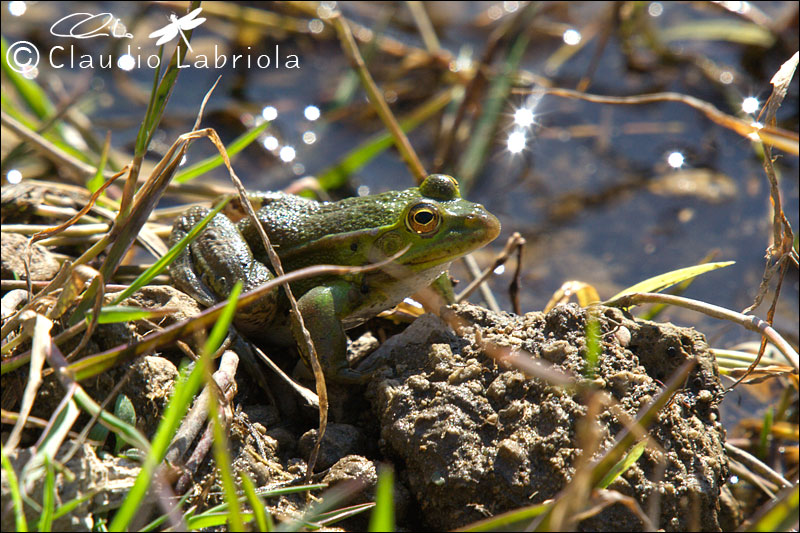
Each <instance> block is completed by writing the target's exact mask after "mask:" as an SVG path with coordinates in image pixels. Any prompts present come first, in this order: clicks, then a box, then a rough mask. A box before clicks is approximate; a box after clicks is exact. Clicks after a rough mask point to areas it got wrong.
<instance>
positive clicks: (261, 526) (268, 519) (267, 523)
mask: <svg viewBox="0 0 800 533" xmlns="http://www.w3.org/2000/svg"><path fill="white" fill-rule="evenodd" d="M240 479H241V480H242V488H243V489H244V495H245V496H246V497H247V501H248V503H250V507H251V508H252V509H253V517H254V518H255V520H256V526H257V530H258V531H273V530H274V529H275V524H274V523H273V522H272V516H271V515H270V514H269V513H268V512H266V510H264V502H263V501H262V500H261V498H260V497H259V495H258V494H257V493H256V486H255V484H254V483H253V480H252V479H250V476H248V475H247V473H245V472H242V473H241V475H240Z"/></svg>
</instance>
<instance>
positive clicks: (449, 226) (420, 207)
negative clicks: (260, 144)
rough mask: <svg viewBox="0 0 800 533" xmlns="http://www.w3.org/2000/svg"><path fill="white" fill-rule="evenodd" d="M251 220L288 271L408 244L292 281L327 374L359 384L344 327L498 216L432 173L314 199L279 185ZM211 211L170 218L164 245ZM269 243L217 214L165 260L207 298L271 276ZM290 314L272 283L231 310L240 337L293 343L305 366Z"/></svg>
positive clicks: (388, 300) (468, 246)
mask: <svg viewBox="0 0 800 533" xmlns="http://www.w3.org/2000/svg"><path fill="white" fill-rule="evenodd" d="M251 201H254V204H255V205H259V204H260V206H261V207H260V208H259V209H258V212H257V218H258V221H259V223H260V224H261V225H262V227H263V228H264V230H265V231H266V233H267V235H268V236H269V239H270V242H271V243H272V245H273V246H274V248H275V250H276V252H277V253H278V255H279V257H280V259H281V264H282V265H283V268H284V270H285V271H286V272H290V271H292V270H296V269H299V268H302V267H306V266H310V265H321V264H332V265H350V266H363V265H368V264H370V263H375V262H379V261H381V260H383V259H386V258H387V257H391V256H393V255H395V254H397V253H399V252H401V251H402V250H403V249H406V248H407V251H405V252H404V253H403V254H402V255H401V256H400V257H399V258H398V259H396V260H395V261H394V262H393V263H392V264H391V265H388V266H389V267H391V268H387V267H384V268H381V269H376V270H372V271H367V272H358V273H350V274H344V275H338V276H319V277H314V278H310V279H305V280H301V281H297V282H295V283H292V284H291V288H292V292H293V294H294V295H295V297H296V298H297V303H298V306H299V309H300V312H301V313H302V315H303V320H304V322H305V325H306V328H307V329H308V331H309V333H310V334H311V338H312V340H313V341H314V346H315V348H316V350H317V355H318V357H319V360H320V363H321V365H322V368H323V372H324V374H325V376H326V377H328V378H330V379H334V380H337V381H340V382H360V381H363V380H364V378H365V376H364V375H363V374H362V373H360V372H357V371H355V370H353V369H350V368H349V367H348V365H347V359H346V353H347V337H346V335H345V330H347V329H350V328H353V327H355V326H357V325H359V324H361V323H362V322H364V321H365V320H368V319H370V318H372V317H374V316H375V315H377V314H378V313H380V312H381V311H384V310H386V309H390V308H392V307H394V306H395V305H397V304H398V303H399V302H401V301H402V300H403V299H404V298H406V297H408V296H410V295H412V294H414V293H415V292H417V291H419V290H421V289H423V288H425V287H427V286H429V285H431V284H432V283H433V282H434V281H435V280H437V278H439V277H440V276H442V275H445V272H446V271H447V269H448V267H449V266H450V262H451V261H453V260H454V259H457V258H458V257H461V256H463V255H465V254H468V253H469V252H472V251H473V250H476V249H478V248H480V247H482V246H484V245H485V244H487V243H489V242H491V241H492V240H494V239H495V237H497V235H498V234H499V233H500V223H499V222H498V220H497V218H495V217H494V215H492V214H491V213H489V212H488V211H487V210H486V208H485V207H483V206H482V205H480V204H476V203H473V202H469V201H467V200H464V199H463V198H461V194H460V192H459V188H458V183H457V182H456V180H455V179H454V178H452V177H451V176H446V175H443V174H433V175H430V176H428V177H427V178H426V179H425V180H424V181H423V182H422V183H421V184H420V186H419V187H413V188H410V189H407V190H404V191H390V192H385V193H382V194H375V195H371V196H363V197H356V198H346V199H344V200H340V201H338V202H318V201H315V200H310V199H307V198H301V197H299V196H295V195H292V194H286V193H282V192H267V193H257V194H255V195H253V196H252V198H251ZM208 212H209V210H208V209H207V208H204V207H200V206H196V207H192V208H190V209H189V210H188V211H186V212H185V213H184V214H183V215H182V216H181V217H180V218H179V219H178V220H177V221H176V222H175V225H174V227H173V229H172V234H171V236H170V246H172V245H174V244H175V243H176V242H178V240H180V239H181V238H182V237H184V236H185V235H186V234H187V233H188V232H189V231H190V230H191V229H192V227H194V226H195V225H196V224H197V223H198V222H199V221H200V220H201V219H202V218H203V217H205V216H206V215H207V214H208ZM267 265H269V260H268V259H267V255H266V251H265V249H264V246H263V244H262V242H261V239H260V237H259V235H258V230H257V229H256V228H255V227H254V225H253V223H252V221H251V219H250V218H249V217H244V218H242V219H241V220H240V221H239V222H238V223H236V224H234V223H233V222H232V221H231V220H230V219H229V218H228V217H227V216H225V215H223V214H218V215H216V216H215V218H214V219H213V220H212V221H211V222H210V223H209V225H208V226H207V227H206V229H205V230H203V232H201V233H200V235H199V236H198V237H197V238H196V239H195V240H194V241H193V242H192V244H190V245H189V247H187V248H186V249H185V250H184V251H183V253H182V254H181V255H180V256H179V257H178V258H177V259H176V260H175V261H174V262H173V263H172V264H171V265H170V267H169V272H170V275H171V276H172V279H173V280H174V282H175V285H176V286H177V287H178V288H180V289H181V290H183V291H184V292H186V293H187V294H189V295H190V296H192V297H193V298H194V299H195V300H197V301H198V302H200V303H201V304H203V305H205V306H211V305H214V304H215V303H217V302H219V301H221V300H224V299H225V298H227V297H228V295H229V294H230V291H231V289H232V288H233V286H234V284H235V283H236V282H237V281H239V280H241V281H242V283H243V285H244V286H243V291H249V290H252V289H254V288H256V287H258V286H259V285H261V284H263V283H265V282H267V281H269V280H270V279H273V278H274V277H275V275H274V273H273V272H272V271H271V270H270V268H269V267H268V266H267ZM294 322H295V321H292V320H289V302H288V299H287V297H286V295H285V292H284V291H283V290H282V289H280V288H276V289H275V290H273V291H271V292H269V293H268V294H266V295H265V296H264V297H263V298H261V299H260V300H259V301H257V302H255V303H253V304H251V305H249V306H247V307H245V308H243V309H240V310H239V311H237V314H236V317H235V319H234V323H235V325H236V327H237V328H238V329H239V331H241V332H242V333H243V334H244V335H246V336H248V337H250V338H256V339H259V340H267V341H271V342H278V343H281V344H287V343H291V342H292V339H293V338H294V339H295V340H296V341H297V344H298V346H299V347H300V353H301V356H302V358H303V359H304V361H305V362H306V364H307V365H308V366H310V365H309V364H308V361H309V358H308V353H307V347H306V343H305V342H303V341H302V335H300V334H299V332H298V331H296V326H293V325H292V323H294Z"/></svg>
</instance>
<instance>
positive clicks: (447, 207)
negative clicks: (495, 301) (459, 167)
mask: <svg viewBox="0 0 800 533" xmlns="http://www.w3.org/2000/svg"><path fill="white" fill-rule="evenodd" d="M397 201H399V202H401V203H402V205H397V206H396V207H398V208H402V209H397V210H393V211H394V216H395V217H397V218H396V219H395V220H393V221H392V223H391V224H388V225H386V226H384V227H382V228H380V230H379V231H378V232H376V233H377V235H376V238H375V240H374V241H373V243H372V247H371V248H372V254H371V255H373V257H372V258H371V259H372V260H373V261H374V260H376V259H378V257H376V256H377V255H383V256H384V257H387V256H392V255H394V254H396V253H397V252H399V251H400V250H402V249H404V248H406V247H408V251H407V252H406V253H404V254H403V255H402V256H401V257H400V258H399V259H398V263H400V264H401V265H403V266H406V267H407V268H410V269H411V270H412V271H415V272H419V271H422V270H427V269H429V268H433V267H435V266H437V265H441V264H444V263H450V262H451V261H453V260H454V259H457V258H459V257H461V256H462V255H465V254H468V253H469V252H472V251H473V250H477V249H478V248H480V247H482V246H484V245H486V244H488V243H489V242H491V241H492V240H494V239H495V238H496V237H497V235H498V234H499V233H500V222H499V221H498V220H497V218H496V217H495V216H494V215H492V214H491V213H489V211H487V210H486V208H485V207H483V206H482V205H481V204H476V203H473V202H469V201H467V200H464V199H463V198H462V197H461V193H460V192H459V189H458V183H457V182H456V180H455V179H454V178H452V177H451V176H446V175H444V174H432V175H430V176H428V177H427V178H425V180H424V181H423V182H422V183H421V184H420V186H419V187H418V188H413V189H409V190H407V191H404V194H402V196H399V197H397Z"/></svg>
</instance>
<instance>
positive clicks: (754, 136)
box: [747, 122, 764, 141]
mask: <svg viewBox="0 0 800 533" xmlns="http://www.w3.org/2000/svg"><path fill="white" fill-rule="evenodd" d="M750 126H752V127H753V128H755V129H757V130H760V129H761V128H763V127H764V125H763V124H762V123H760V122H752V123H751V124H750ZM747 138H748V139H750V140H751V141H760V140H761V137H760V136H759V135H758V132H757V131H753V132H750V133H748V134H747Z"/></svg>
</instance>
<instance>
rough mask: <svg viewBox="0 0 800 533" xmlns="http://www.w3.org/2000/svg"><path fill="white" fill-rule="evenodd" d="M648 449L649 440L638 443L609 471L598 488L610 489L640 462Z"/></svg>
mask: <svg viewBox="0 0 800 533" xmlns="http://www.w3.org/2000/svg"><path fill="white" fill-rule="evenodd" d="M646 447H647V439H645V440H643V441H641V442H639V443H637V444H636V445H635V446H634V447H633V448H631V451H629V452H628V453H627V455H625V457H623V458H622V459H620V460H619V461H618V462H617V463H616V464H615V465H614V466H612V467H611V470H609V471H608V474H606V475H605V477H603V479H601V480H600V483H598V484H597V488H600V489H606V488H608V486H609V485H611V483H613V482H614V480H615V479H617V478H618V477H619V476H621V475H622V474H624V473H625V471H626V470H628V469H629V468H630V467H632V466H633V465H634V464H636V461H638V460H639V457H641V456H642V453H644V449H645V448H646Z"/></svg>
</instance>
